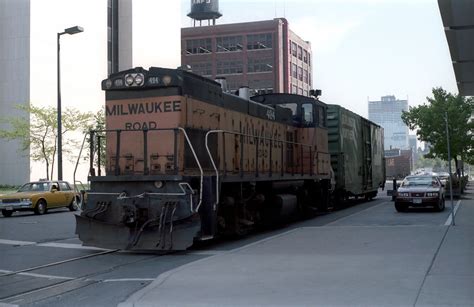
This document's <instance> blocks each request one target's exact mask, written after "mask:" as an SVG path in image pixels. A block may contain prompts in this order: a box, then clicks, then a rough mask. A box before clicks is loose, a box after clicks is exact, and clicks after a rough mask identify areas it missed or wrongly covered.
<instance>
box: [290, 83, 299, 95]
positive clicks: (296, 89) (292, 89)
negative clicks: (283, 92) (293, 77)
mask: <svg viewBox="0 0 474 307" xmlns="http://www.w3.org/2000/svg"><path fill="white" fill-rule="evenodd" d="M291 93H292V94H298V87H297V86H296V85H294V84H292V85H291Z"/></svg>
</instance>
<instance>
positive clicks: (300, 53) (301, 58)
mask: <svg viewBox="0 0 474 307" xmlns="http://www.w3.org/2000/svg"><path fill="white" fill-rule="evenodd" d="M298 60H303V48H302V47H301V46H298Z"/></svg>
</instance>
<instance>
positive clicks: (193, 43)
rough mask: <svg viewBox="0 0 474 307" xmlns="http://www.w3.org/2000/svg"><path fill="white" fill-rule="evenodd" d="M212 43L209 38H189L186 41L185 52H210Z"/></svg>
mask: <svg viewBox="0 0 474 307" xmlns="http://www.w3.org/2000/svg"><path fill="white" fill-rule="evenodd" d="M211 52H212V44H211V39H210V38H203V39H190V40H187V41H186V54H202V53H211Z"/></svg>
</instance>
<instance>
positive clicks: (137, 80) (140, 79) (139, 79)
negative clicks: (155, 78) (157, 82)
mask: <svg viewBox="0 0 474 307" xmlns="http://www.w3.org/2000/svg"><path fill="white" fill-rule="evenodd" d="M135 84H136V85H142V84H143V75H142V74H137V75H136V76H135Z"/></svg>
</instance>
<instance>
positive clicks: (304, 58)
mask: <svg viewBox="0 0 474 307" xmlns="http://www.w3.org/2000/svg"><path fill="white" fill-rule="evenodd" d="M303 62H305V63H308V51H306V50H303Z"/></svg>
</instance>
